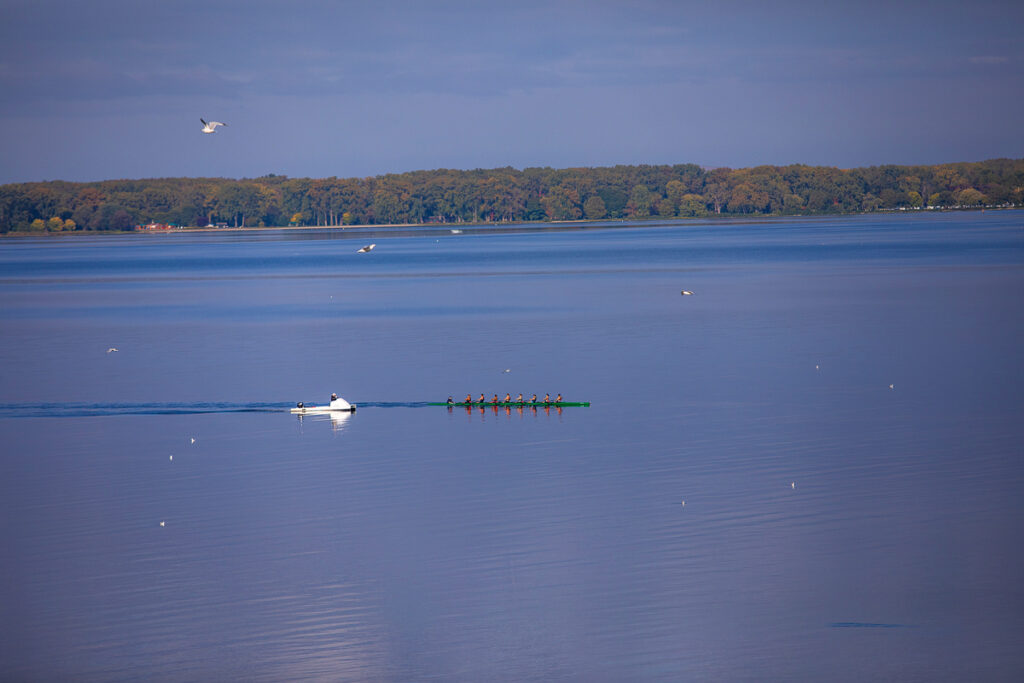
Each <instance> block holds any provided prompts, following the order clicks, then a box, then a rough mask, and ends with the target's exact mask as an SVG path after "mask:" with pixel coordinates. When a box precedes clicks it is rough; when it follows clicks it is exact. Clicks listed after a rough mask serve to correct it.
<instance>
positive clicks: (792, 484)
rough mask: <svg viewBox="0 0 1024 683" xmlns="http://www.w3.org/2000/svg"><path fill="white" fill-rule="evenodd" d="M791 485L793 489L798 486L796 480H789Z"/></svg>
mask: <svg viewBox="0 0 1024 683" xmlns="http://www.w3.org/2000/svg"><path fill="white" fill-rule="evenodd" d="M789 487H790V488H792V489H795V488H796V482H795V481H791V482H789Z"/></svg>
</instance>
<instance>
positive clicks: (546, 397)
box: [544, 394, 551, 403]
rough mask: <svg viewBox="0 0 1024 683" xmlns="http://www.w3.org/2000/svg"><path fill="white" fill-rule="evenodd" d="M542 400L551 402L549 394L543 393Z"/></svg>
mask: <svg viewBox="0 0 1024 683" xmlns="http://www.w3.org/2000/svg"><path fill="white" fill-rule="evenodd" d="M544 402H545V403H551V394H544Z"/></svg>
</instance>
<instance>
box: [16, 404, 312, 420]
mask: <svg viewBox="0 0 1024 683" xmlns="http://www.w3.org/2000/svg"><path fill="white" fill-rule="evenodd" d="M293 405H295V404H294V403H290V402H289V403H225V402H219V403H218V402H205V403H0V417H107V416H114V415H202V414H207V413H277V412H281V411H283V410H287V409H288V408H290V407H292V406H293Z"/></svg>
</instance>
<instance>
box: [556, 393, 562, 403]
mask: <svg viewBox="0 0 1024 683" xmlns="http://www.w3.org/2000/svg"><path fill="white" fill-rule="evenodd" d="M561 402H562V395H561V394H559V395H558V397H557V398H556V399H555V403H561Z"/></svg>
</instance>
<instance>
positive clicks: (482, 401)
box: [477, 394, 487, 403]
mask: <svg viewBox="0 0 1024 683" xmlns="http://www.w3.org/2000/svg"><path fill="white" fill-rule="evenodd" d="M477 403H487V399H486V398H485V397H484V395H483V394H480V400H479V401H477Z"/></svg>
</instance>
